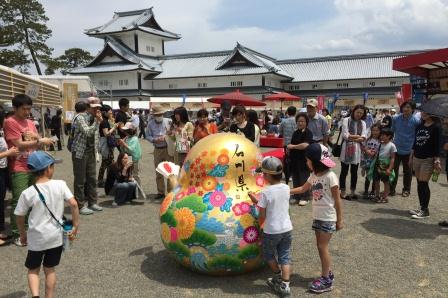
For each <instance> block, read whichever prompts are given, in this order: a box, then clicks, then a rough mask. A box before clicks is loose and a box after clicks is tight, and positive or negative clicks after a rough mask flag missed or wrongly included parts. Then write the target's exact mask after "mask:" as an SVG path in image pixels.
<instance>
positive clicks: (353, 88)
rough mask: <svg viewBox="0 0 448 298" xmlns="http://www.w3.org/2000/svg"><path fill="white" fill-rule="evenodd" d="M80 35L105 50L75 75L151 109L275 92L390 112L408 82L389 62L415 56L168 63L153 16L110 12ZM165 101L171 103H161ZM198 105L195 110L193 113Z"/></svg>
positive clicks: (231, 57) (223, 57) (209, 56)
mask: <svg viewBox="0 0 448 298" xmlns="http://www.w3.org/2000/svg"><path fill="white" fill-rule="evenodd" d="M85 34H87V35H88V36H91V37H95V38H101V39H103V40H104V48H103V49H102V50H101V51H100V53H99V54H98V55H97V56H96V57H95V58H94V59H93V60H92V61H91V62H90V63H89V64H87V65H86V66H84V67H82V68H77V69H73V70H72V71H71V74H73V75H88V76H89V77H90V78H91V80H92V82H93V84H94V85H95V86H96V88H97V89H100V90H103V91H104V92H102V93H99V94H100V96H104V97H106V98H110V99H111V100H113V101H116V100H118V99H119V98H121V97H127V98H129V99H130V100H131V101H149V100H151V101H153V102H154V101H156V102H157V100H156V99H159V101H161V102H165V104H167V105H169V104H170V103H169V101H171V102H172V103H173V104H176V102H177V103H178V102H180V101H181V100H182V98H183V97H187V101H190V100H192V101H196V102H199V98H201V99H200V100H201V101H203V100H204V99H206V98H208V97H211V96H213V95H219V94H223V93H226V92H231V91H234V90H235V89H239V90H241V91H242V92H244V93H247V94H250V95H252V96H254V97H256V98H259V99H262V98H263V96H264V95H267V94H269V93H272V92H276V91H286V92H289V93H292V94H295V95H299V96H301V97H302V98H307V97H316V96H324V97H325V98H338V99H339V101H338V102H339V103H338V104H341V105H354V104H356V103H357V102H358V101H361V102H362V101H363V97H366V100H367V105H370V106H373V107H376V108H379V107H382V106H393V105H396V100H395V93H396V92H397V91H400V86H401V85H402V84H403V83H409V76H408V75H407V74H405V73H402V72H398V71H395V70H393V69H392V61H393V59H395V58H398V57H403V56H406V55H409V54H412V53H417V52H421V51H413V52H410V51H408V52H389V53H374V54H360V55H347V56H334V57H319V58H306V59H289V60H277V59H275V58H273V57H270V56H268V55H265V54H262V53H260V52H257V51H254V50H252V49H249V48H247V47H245V46H243V45H242V44H240V43H237V44H236V46H235V47H234V48H233V49H232V50H228V51H214V52H203V53H191V54H177V55H169V54H167V53H166V52H165V43H166V42H172V41H176V40H178V39H180V38H181V36H180V35H179V34H177V33H173V32H170V31H168V30H165V29H164V28H162V27H161V26H160V25H159V23H158V22H157V21H156V18H155V15H154V12H153V9H152V8H149V9H143V10H135V11H127V12H116V13H115V14H114V16H113V18H112V19H111V20H110V21H108V22H107V23H105V24H104V25H101V26H98V27H95V28H92V29H88V30H86V31H85ZM163 98H167V99H168V98H169V100H165V101H164V100H160V99H163ZM199 105H200V104H199V103H198V104H197V106H199Z"/></svg>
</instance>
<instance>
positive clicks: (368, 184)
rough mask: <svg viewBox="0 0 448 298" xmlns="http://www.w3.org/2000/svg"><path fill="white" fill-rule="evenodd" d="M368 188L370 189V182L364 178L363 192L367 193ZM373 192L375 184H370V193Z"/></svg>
mask: <svg viewBox="0 0 448 298" xmlns="http://www.w3.org/2000/svg"><path fill="white" fill-rule="evenodd" d="M369 187H370V180H369V179H367V177H366V181H365V182H364V192H366V193H368V192H369ZM374 191H375V183H372V192H374Z"/></svg>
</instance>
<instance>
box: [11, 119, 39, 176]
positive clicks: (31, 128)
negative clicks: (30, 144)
mask: <svg viewBox="0 0 448 298" xmlns="http://www.w3.org/2000/svg"><path fill="white" fill-rule="evenodd" d="M3 129H4V132H5V139H6V142H7V144H8V147H9V148H11V147H12V146H14V144H13V142H12V141H13V140H19V139H23V133H25V132H27V131H28V132H33V133H36V134H37V129H36V126H35V125H34V123H33V121H31V120H28V119H23V120H22V119H18V118H16V117H15V116H12V117H9V118H8V119H6V120H5V122H4V124H3ZM25 141H31V140H25ZM33 151H34V150H32V149H28V150H22V151H20V154H19V155H18V156H17V157H10V158H9V169H10V171H12V172H14V173H17V172H28V171H29V170H28V166H27V162H28V156H29V155H30V154H31V153H32V152H33Z"/></svg>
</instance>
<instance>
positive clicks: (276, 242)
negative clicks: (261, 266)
mask: <svg viewBox="0 0 448 298" xmlns="http://www.w3.org/2000/svg"><path fill="white" fill-rule="evenodd" d="M291 242H292V234H291V231H289V232H285V233H282V234H266V233H263V255H264V259H265V260H266V261H272V260H275V256H276V255H277V263H278V264H279V265H289V264H290V263H291Z"/></svg>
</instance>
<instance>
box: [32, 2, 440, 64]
mask: <svg viewBox="0 0 448 298" xmlns="http://www.w3.org/2000/svg"><path fill="white" fill-rule="evenodd" d="M41 3H42V4H43V5H44V7H45V9H46V12H47V16H48V17H49V18H50V21H49V23H48V25H49V27H50V28H51V29H52V30H53V37H52V38H51V39H50V40H49V45H50V46H52V47H53V48H54V49H55V54H56V55H58V54H60V53H62V52H63V50H64V49H67V48H70V47H81V48H84V49H86V50H89V51H91V52H92V54H96V53H97V52H98V51H99V50H100V49H101V48H102V42H101V40H99V39H96V38H91V37H87V36H86V35H85V34H84V33H83V29H86V28H91V27H95V26H98V25H102V24H104V23H105V22H107V21H108V20H110V19H111V17H112V15H113V12H114V11H125V10H135V9H141V8H145V7H150V6H153V7H154V12H155V14H156V18H157V20H158V22H159V24H160V25H161V26H162V27H164V28H166V29H167V30H170V31H174V32H176V33H180V34H181V35H182V39H181V40H179V41H175V42H170V43H168V44H167V47H166V51H167V53H168V54H176V53H191V52H202V51H214V50H227V49H232V48H233V47H234V46H235V44H236V42H237V41H239V42H240V43H242V44H243V45H245V46H247V47H250V48H253V49H254V50H257V51H259V52H262V53H265V54H267V55H270V56H272V57H275V58H278V59H288V58H302V57H316V56H331V55H344V54H347V55H348V54H354V53H368V52H383V51H395V50H415V49H428V48H441V47H448V30H446V27H447V23H448V0H376V1H373V0H311V1H308V0H283V1H282V0H277V1H267V0H258V1H255V0H246V1H242V0H240V1H237V0H225V1H224V0H190V1H185V0H154V1H147V0H145V1H142V0H127V1H111V0H77V1H60V0H41Z"/></svg>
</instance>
